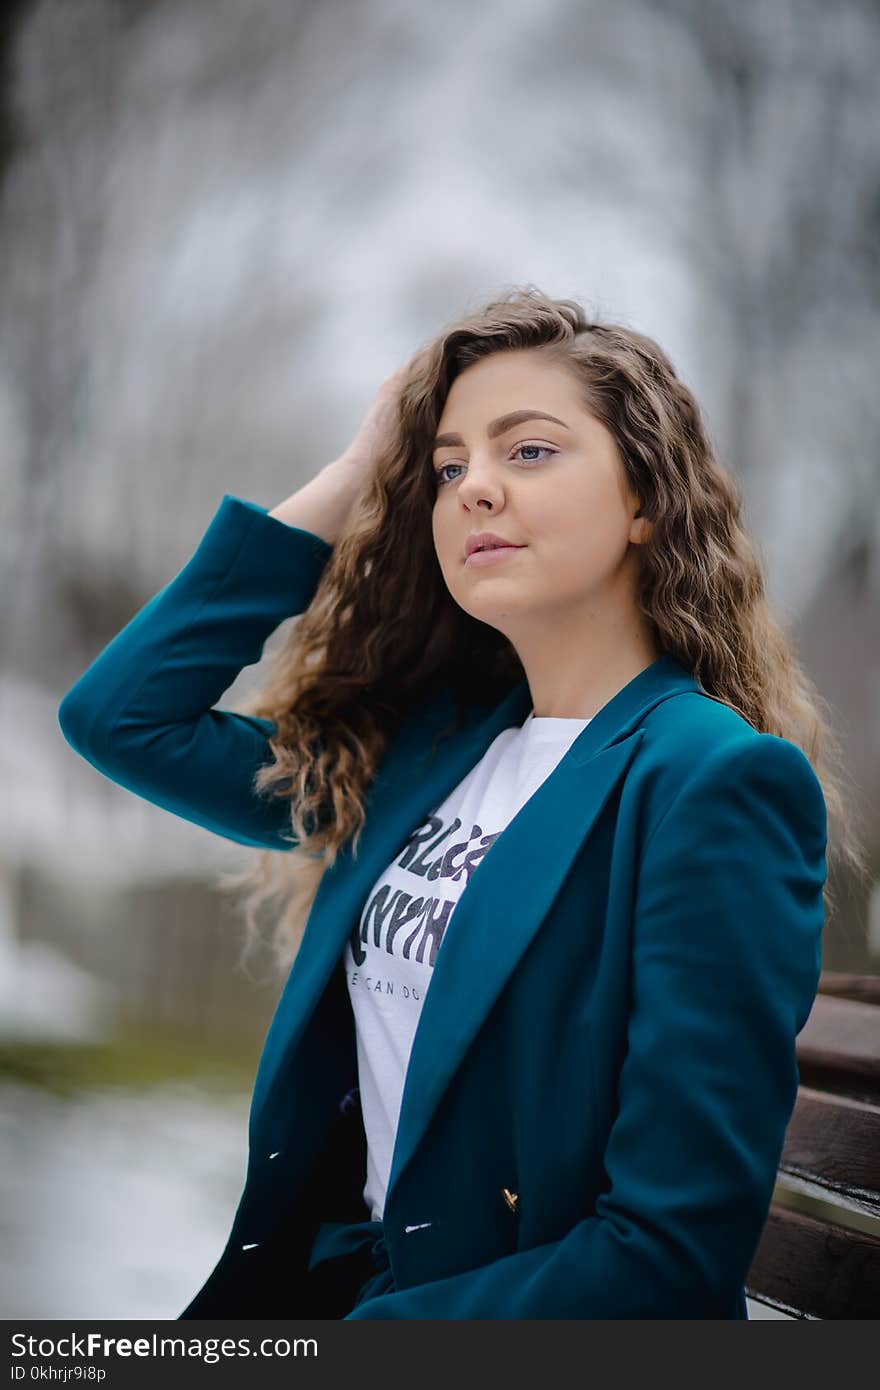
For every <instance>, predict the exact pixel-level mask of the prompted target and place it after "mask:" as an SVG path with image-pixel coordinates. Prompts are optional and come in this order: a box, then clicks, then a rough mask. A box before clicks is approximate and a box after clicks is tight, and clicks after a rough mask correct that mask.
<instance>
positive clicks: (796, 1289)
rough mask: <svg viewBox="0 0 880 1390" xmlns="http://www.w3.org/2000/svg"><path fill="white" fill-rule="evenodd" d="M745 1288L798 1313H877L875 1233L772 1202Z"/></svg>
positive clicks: (878, 1246) (879, 1268) (879, 1256)
mask: <svg viewBox="0 0 880 1390" xmlns="http://www.w3.org/2000/svg"><path fill="white" fill-rule="evenodd" d="M745 1287H746V1294H747V1295H748V1296H749V1297H750V1298H756V1299H759V1300H761V1301H762V1302H767V1303H770V1304H771V1305H775V1306H777V1307H779V1308H781V1309H784V1310H785V1311H786V1312H790V1313H795V1314H796V1315H797V1316H799V1317H810V1318H876V1317H877V1316H878V1314H880V1237H877V1236H872V1235H868V1234H866V1233H864V1232H861V1231H854V1230H850V1229H847V1228H846V1227H843V1226H838V1225H834V1224H832V1223H830V1222H824V1221H815V1220H814V1219H813V1218H812V1217H810V1216H804V1215H802V1214H801V1213H800V1212H795V1211H787V1210H785V1209H783V1208H781V1207H778V1206H776V1205H773V1206H771V1208H770V1213H769V1215H768V1218H767V1222H766V1225H765V1226H764V1230H763V1232H762V1234H761V1240H760V1243H759V1245H758V1249H757V1251H756V1252H755V1258H754V1260H753V1261H752V1265H751V1268H750V1270H749V1273H748V1276H747V1278H746V1286H745Z"/></svg>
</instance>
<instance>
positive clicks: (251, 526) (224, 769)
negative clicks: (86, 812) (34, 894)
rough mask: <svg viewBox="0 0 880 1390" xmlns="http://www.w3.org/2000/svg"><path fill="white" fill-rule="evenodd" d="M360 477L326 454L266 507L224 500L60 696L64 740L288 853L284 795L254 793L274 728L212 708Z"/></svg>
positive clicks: (306, 594) (274, 623)
mask: <svg viewBox="0 0 880 1390" xmlns="http://www.w3.org/2000/svg"><path fill="white" fill-rule="evenodd" d="M362 483H363V477H362V475H360V476H358V475H356V474H355V472H354V471H353V470H352V468H351V465H350V463H349V462H348V461H343V460H336V461H335V462H334V463H332V464H328V465H327V466H326V467H325V468H324V469H322V471H321V472H320V473H319V474H318V475H317V476H316V477H315V478H313V479H312V480H311V481H310V482H309V483H307V484H306V485H305V486H304V487H303V488H301V489H300V490H299V492H298V493H295V494H293V496H292V497H289V498H288V499H287V500H286V501H285V502H283V503H281V504H279V507H277V508H276V509H275V512H274V513H270V512H267V511H266V509H265V508H263V507H260V506H258V505H257V504H256V503H254V502H249V501H245V500H244V499H242V498H239V497H235V496H233V495H231V494H229V493H226V494H224V496H223V499H222V501H221V503H220V506H219V507H218V509H217V511H216V513H215V515H214V517H213V519H212V520H211V523H210V525H209V526H208V529H207V531H206V532H205V534H204V536H203V537H202V539H201V541H200V542H199V545H198V547H197V549H196V551H195V553H194V554H193V555H192V557H191V558H190V559H189V560H188V561H187V563H186V564H185V565H184V566H183V568H182V569H181V570H180V572H179V573H178V574H177V575H176V576H175V577H174V578H173V579H172V580H171V581H170V582H169V583H168V584H166V585H165V587H164V588H162V589H161V590H160V591H159V592H158V593H157V594H156V595H155V596H154V597H153V598H152V599H150V600H149V602H148V603H147V604H146V605H145V606H144V607H143V608H142V609H141V610H140V611H139V612H138V613H136V614H135V616H134V617H133V618H132V619H131V621H130V622H129V623H127V624H126V626H125V627H124V628H123V629H122V630H121V631H120V632H119V633H118V634H117V635H116V636H115V637H114V638H113V639H112V641H111V642H110V643H109V644H108V645H107V646H106V647H105V648H104V650H103V651H102V652H100V654H99V655H98V656H97V657H96V658H95V660H94V661H93V662H92V664H91V665H90V666H89V667H88V669H87V670H86V671H85V672H84V674H83V675H82V676H81V677H80V678H79V680H78V681H77V682H76V684H75V685H73V686H72V687H71V689H70V690H69V691H68V692H67V694H66V695H65V696H64V698H63V700H62V701H61V704H60V706H59V709H58V721H59V724H60V727H61V731H62V733H63V734H64V737H65V738H66V740H67V742H68V743H69V744H70V745H71V747H72V748H74V749H75V750H76V752H77V753H79V754H80V756H81V757H83V758H85V759H86V760H87V761H88V762H90V763H91V764H92V765H93V766H94V767H96V768H97V769H98V771H99V772H102V773H103V774H104V775H105V776H106V777H109V778H111V779H112V780H113V781H114V782H118V783H119V784H120V785H121V786H123V787H126V788H127V789H128V790H129V791H132V792H134V793H136V795H138V796H141V797H144V798H145V799H146V800H148V801H152V802H154V803H155V804H156V805H157V806H162V807H163V808H164V809H165V810H168V811H171V812H173V814H175V815H178V816H181V817H183V818H184V819H185V820H190V821H193V822H195V823H196V824H197V825H202V826H204V827H205V828H206V829H208V830H212V831H214V832H215V833H216V834H219V835H223V836H225V837H227V838H228V839H230V840H235V841H237V842H238V843H240V844H246V845H252V846H256V847H260V848H269V849H279V850H289V849H292V848H294V846H295V844H296V840H295V839H294V837H293V833H292V831H291V829H290V825H289V813H288V807H287V803H286V801H285V800H284V799H283V798H279V797H270V796H269V795H268V794H263V795H258V794H257V793H256V792H255V791H254V789H253V779H254V776H255V774H256V772H257V770H258V769H259V767H260V766H261V765H262V764H263V763H265V762H266V761H267V760H268V757H269V747H268V739H269V736H270V735H271V734H272V733H273V732H274V726H273V725H272V723H271V722H270V721H269V720H265V719H258V718H256V717H255V716H252V715H244V714H237V713H235V712H233V711H231V710H223V709H214V708H213V705H214V703H215V702H216V701H217V700H218V699H220V697H221V696H222V694H223V692H224V691H225V690H227V689H228V688H229V686H230V685H231V684H232V682H233V681H234V680H235V678H236V676H237V675H238V673H239V672H240V671H241V670H242V668H243V667H245V666H249V665H251V664H252V663H254V662H256V661H259V659H260V657H261V655H262V651H263V647H264V645H265V642H266V640H267V638H268V637H269V636H270V634H271V633H272V632H273V631H274V630H275V628H276V627H278V625H279V624H280V623H281V622H283V621H284V619H286V618H288V617H291V616H293V615H295V614H298V613H301V612H303V611H304V610H305V609H306V608H307V607H308V605H309V603H310V602H311V600H312V597H313V595H314V592H315V590H316V588H317V585H318V581H319V580H320V577H321V574H322V572H323V569H324V566H325V565H326V563H327V560H328V559H329V557H330V555H331V553H332V543H331V539H335V536H336V535H337V534H338V532H339V530H340V529H341V527H342V525H343V524H344V520H345V518H346V516H347V515H348V511H349V509H350V507H351V505H352V503H353V500H354V498H355V497H356V496H357V495H358V493H359V491H360V488H361V486H362ZM282 516H283V517H284V520H282V519H281V517H282Z"/></svg>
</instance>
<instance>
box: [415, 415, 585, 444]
mask: <svg viewBox="0 0 880 1390" xmlns="http://www.w3.org/2000/svg"><path fill="white" fill-rule="evenodd" d="M526 420H552V421H553V423H554V425H562V427H563V429H566V430H567V429H570V426H569V425H567V424H566V423H565V421H564V420H560V419H558V418H557V417H556V416H555V415H548V414H547V412H546V410H532V409H531V408H530V407H529V408H527V409H525V410H511V411H510V412H509V413H508V414H507V415H499V416H498V418H497V420H491V421H490V422H489V424H488V426H487V427H486V437H487V438H488V439H496V438H497V437H498V435H499V434H506V433H507V431H508V430H510V429H513V427H514V425H522V424H524V423H525V421H526ZM453 444H454V445H458V446H463V445H464V440H463V439H462V437H461V435H460V434H454V433H453V434H438V435H437V438H436V439H435V440H434V450H435V452H436V450H437V449H445V448H447V446H449V445H453Z"/></svg>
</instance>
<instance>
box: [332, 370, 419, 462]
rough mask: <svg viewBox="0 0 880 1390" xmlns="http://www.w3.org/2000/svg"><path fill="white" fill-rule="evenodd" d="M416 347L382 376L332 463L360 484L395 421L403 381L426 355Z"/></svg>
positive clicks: (383, 444) (376, 457)
mask: <svg viewBox="0 0 880 1390" xmlns="http://www.w3.org/2000/svg"><path fill="white" fill-rule="evenodd" d="M427 351H428V350H427V349H426V348H419V350H418V352H415V353H413V355H412V357H410V358H409V359H408V360H407V361H406V362H405V363H404V364H403V366H402V367H398V368H397V370H396V371H394V372H392V373H391V375H390V376H388V377H386V378H385V380H384V381H383V382H382V385H381V386H380V387H379V389H378V391H377V392H376V394H375V396H374V397H373V400H372V402H371V404H370V407H369V409H368V411H367V413H366V415H365V416H364V418H363V420H362V422H361V426H360V429H359V430H358V432H357V434H356V435H355V437H354V439H353V440H352V441H351V443H350V444H349V446H348V448H347V449H345V450H344V452H343V453H342V454H340V456H339V458H338V459H336V460H335V464H334V466H337V465H340V464H342V465H344V466H345V467H347V468H348V469H349V470H350V472H351V475H352V479H353V481H352V486H353V487H354V486H356V484H355V482H354V479H357V478H359V477H360V478H361V479H362V480H363V483H364V485H366V482H367V481H368V480H369V479H370V478H372V476H373V471H374V468H375V465H376V460H377V459H378V457H379V455H380V454H381V452H382V450H383V448H384V447H385V445H386V443H387V442H388V439H389V436H390V435H391V433H392V432H393V429H394V426H395V424H396V420H397V403H398V401H399V399H400V392H401V390H402V388H403V386H404V384H405V383H406V380H407V378H408V377H409V376H410V375H411V374H412V372H413V371H414V369H415V368H416V366H417V364H418V362H419V360H420V359H423V358H424V357H425V355H426V353H427Z"/></svg>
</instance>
